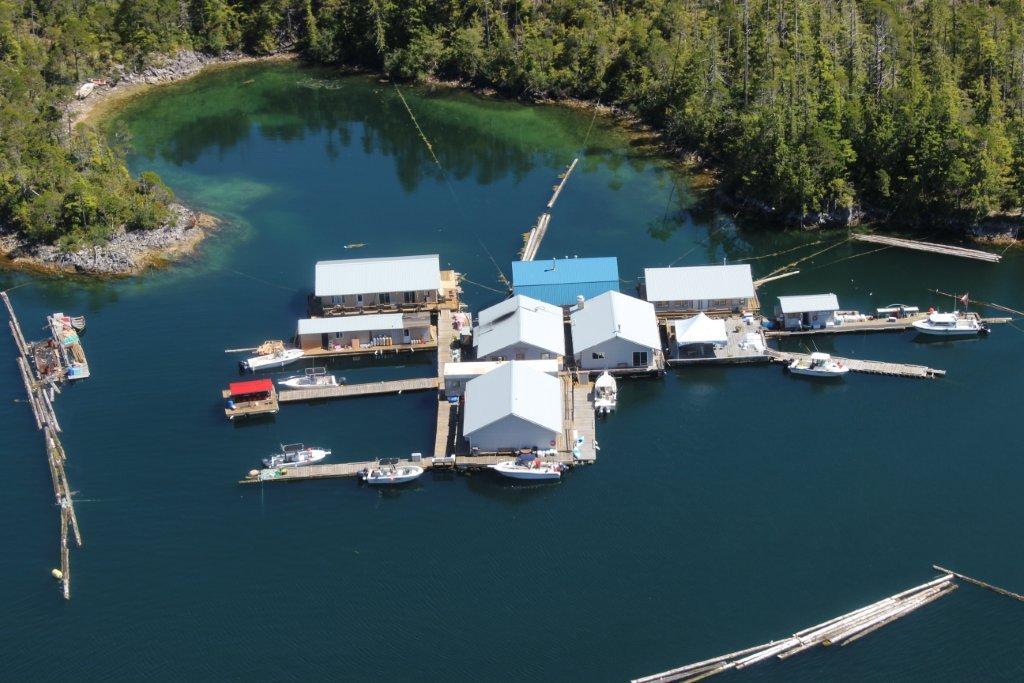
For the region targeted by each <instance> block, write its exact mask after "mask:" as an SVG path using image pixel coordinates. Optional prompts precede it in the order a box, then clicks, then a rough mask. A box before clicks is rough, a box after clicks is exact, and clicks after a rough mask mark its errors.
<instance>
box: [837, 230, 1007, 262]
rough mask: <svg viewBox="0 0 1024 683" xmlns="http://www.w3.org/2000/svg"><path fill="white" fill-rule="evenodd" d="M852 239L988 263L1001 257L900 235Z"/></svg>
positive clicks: (1001, 258) (998, 260)
mask: <svg viewBox="0 0 1024 683" xmlns="http://www.w3.org/2000/svg"><path fill="white" fill-rule="evenodd" d="M853 239H855V240H858V241H860V242H870V243H872V244H882V245H885V246H888V247H900V248H902V249H914V250H916V251H927V252H931V253H933V254H945V255H946V256H960V257H962V258H971V259H975V260H978V261H988V262H989V263H999V262H1000V261H1002V260H1003V257H1002V256H1000V255H999V254H993V253H991V252H987V251H982V250H981V249H969V248H967V247H956V246H952V245H949V244H936V243H935V242H921V241H918V240H908V239H904V238H902V237H887V236H885V235H861V234H857V235H853Z"/></svg>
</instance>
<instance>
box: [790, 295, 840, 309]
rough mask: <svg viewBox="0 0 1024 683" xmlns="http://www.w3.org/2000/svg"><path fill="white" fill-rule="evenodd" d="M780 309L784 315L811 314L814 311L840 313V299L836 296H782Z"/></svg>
mask: <svg viewBox="0 0 1024 683" xmlns="http://www.w3.org/2000/svg"><path fill="white" fill-rule="evenodd" d="M779 308H781V309H782V312H783V313H809V312H812V311H838V310H839V299H837V298H836V295H835V294H801V295H799V296H780V297H779Z"/></svg>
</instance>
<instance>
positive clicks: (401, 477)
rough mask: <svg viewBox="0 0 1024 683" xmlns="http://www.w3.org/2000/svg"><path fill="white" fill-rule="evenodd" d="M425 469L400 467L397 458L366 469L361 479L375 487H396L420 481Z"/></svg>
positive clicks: (387, 459) (360, 474) (408, 466)
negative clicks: (415, 480) (416, 480)
mask: <svg viewBox="0 0 1024 683" xmlns="http://www.w3.org/2000/svg"><path fill="white" fill-rule="evenodd" d="M421 474H423V468H422V467H419V466H418V465H399V464H398V459H397V458H386V459H384V460H381V461H380V462H379V463H378V464H377V465H376V466H375V467H366V468H363V470H362V471H361V472H360V473H359V478H360V479H362V480H363V481H364V482H366V483H367V484H372V485H375V486H395V485H397V484H406V483H408V482H410V481H413V480H414V479H419V477H420V475H421Z"/></svg>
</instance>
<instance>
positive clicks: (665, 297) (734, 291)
mask: <svg viewBox="0 0 1024 683" xmlns="http://www.w3.org/2000/svg"><path fill="white" fill-rule="evenodd" d="M644 291H645V294H644V296H645V298H646V299H647V301H650V302H651V303H652V304H654V308H655V310H656V311H657V312H658V313H697V312H698V311H709V312H714V313H718V314H725V313H738V312H740V311H755V310H757V309H758V308H759V307H760V303H759V302H758V300H757V294H756V293H755V292H754V280H753V278H752V275H751V273H750V265H749V264H746V263H742V264H739V265H732V266H689V267H685V268H645V269H644Z"/></svg>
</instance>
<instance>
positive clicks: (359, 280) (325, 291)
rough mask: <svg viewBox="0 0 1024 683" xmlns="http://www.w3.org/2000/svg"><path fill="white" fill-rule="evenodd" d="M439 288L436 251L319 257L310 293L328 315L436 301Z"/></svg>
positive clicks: (415, 306)
mask: <svg viewBox="0 0 1024 683" xmlns="http://www.w3.org/2000/svg"><path fill="white" fill-rule="evenodd" d="M440 289H441V265H440V258H439V257H438V255H437V254H426V255H423V256H393V257H389V258H361V259H344V260H340V261H319V262H318V263H317V264H316V287H315V289H314V292H313V295H314V297H316V299H317V300H318V301H319V304H320V308H321V309H322V310H323V311H324V313H326V314H328V315H345V314H350V313H363V312H364V311H378V310H385V309H392V310H402V309H410V310H411V309H414V308H422V307H425V306H429V305H431V304H436V303H437V301H438V297H439V293H440Z"/></svg>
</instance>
